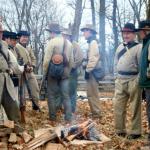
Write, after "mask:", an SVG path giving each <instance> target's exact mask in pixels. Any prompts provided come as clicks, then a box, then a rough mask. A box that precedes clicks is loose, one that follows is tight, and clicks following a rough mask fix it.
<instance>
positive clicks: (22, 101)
mask: <svg viewBox="0 0 150 150" xmlns="http://www.w3.org/2000/svg"><path fill="white" fill-rule="evenodd" d="M24 82H25V84H26V86H27V90H28V94H29V96H30V97H31V101H32V104H33V106H34V107H36V108H37V110H39V111H41V110H40V108H39V106H38V105H37V104H36V103H35V102H34V100H33V98H32V94H31V89H30V85H29V83H28V77H27V75H26V71H24V72H23V74H22V75H21V79H20V92H19V94H20V111H21V121H22V122H23V123H25V100H24V97H23V83H24Z"/></svg>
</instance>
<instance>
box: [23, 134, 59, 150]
mask: <svg viewBox="0 0 150 150" xmlns="http://www.w3.org/2000/svg"><path fill="white" fill-rule="evenodd" d="M56 137H57V135H56V133H51V132H47V133H45V134H42V135H41V136H39V137H37V138H34V139H33V140H32V141H30V142H29V143H28V144H26V145H25V146H26V148H24V150H34V149H35V148H37V147H40V146H41V145H44V144H45V143H46V142H48V141H50V140H52V139H55V138H56Z"/></svg>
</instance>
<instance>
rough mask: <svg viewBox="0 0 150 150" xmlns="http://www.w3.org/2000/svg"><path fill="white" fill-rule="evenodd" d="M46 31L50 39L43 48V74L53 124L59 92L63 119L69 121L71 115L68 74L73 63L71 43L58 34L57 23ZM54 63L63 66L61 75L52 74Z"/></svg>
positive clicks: (52, 24)
mask: <svg viewBox="0 0 150 150" xmlns="http://www.w3.org/2000/svg"><path fill="white" fill-rule="evenodd" d="M47 31H49V33H50V38H51V40H50V41H49V42H48V44H47V47H46V49H45V55H44V62H43V69H44V74H45V75H46V74H47V76H48V87H47V88H48V108H49V118H50V121H51V124H52V125H54V124H55V121H56V111H57V109H56V99H57V97H58V94H59V93H60V99H61V100H63V105H64V110H65V121H66V123H67V122H68V123H69V122H70V121H71V117H72V113H71V102H70V97H69V75H70V71H71V68H72V65H73V54H72V44H71V43H70V42H69V41H68V40H65V39H64V38H63V37H62V35H61V34H60V27H59V24H57V23H51V24H50V25H49V29H47ZM52 64H53V65H52ZM55 64H63V68H60V69H63V72H62V76H59V77H58V76H57V75H58V74H55V76H53V75H52V70H53V69H54V67H55ZM50 70H51V71H50ZM54 71H55V69H54Z"/></svg>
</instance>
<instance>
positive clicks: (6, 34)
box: [3, 30, 10, 39]
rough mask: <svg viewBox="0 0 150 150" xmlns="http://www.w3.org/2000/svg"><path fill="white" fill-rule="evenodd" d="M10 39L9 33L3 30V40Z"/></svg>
mask: <svg viewBox="0 0 150 150" xmlns="http://www.w3.org/2000/svg"><path fill="white" fill-rule="evenodd" d="M9 37H10V32H9V31H7V30H4V31H3V38H4V39H5V38H6V39H7V38H9Z"/></svg>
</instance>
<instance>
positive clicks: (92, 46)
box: [81, 24, 101, 118]
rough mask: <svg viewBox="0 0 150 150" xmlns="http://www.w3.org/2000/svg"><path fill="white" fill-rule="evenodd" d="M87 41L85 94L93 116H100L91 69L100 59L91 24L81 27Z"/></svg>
mask: <svg viewBox="0 0 150 150" xmlns="http://www.w3.org/2000/svg"><path fill="white" fill-rule="evenodd" d="M81 31H82V32H83V35H84V37H85V39H86V40H87V43H88V44H89V48H88V52H87V57H88V58H87V65H86V69H85V80H86V81H87V96H88V102H89V105H90V109H91V112H92V116H93V117H96V118H97V117H98V118H101V108H100V101H99V90H98V82H97V81H96V79H95V77H94V75H93V73H92V71H93V70H94V69H95V68H96V66H97V64H98V63H99V59H100V52H99V46H98V42H97V40H96V34H97V32H96V30H95V29H94V27H93V26H92V25H91V24H87V25H85V27H83V28H81Z"/></svg>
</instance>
